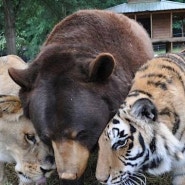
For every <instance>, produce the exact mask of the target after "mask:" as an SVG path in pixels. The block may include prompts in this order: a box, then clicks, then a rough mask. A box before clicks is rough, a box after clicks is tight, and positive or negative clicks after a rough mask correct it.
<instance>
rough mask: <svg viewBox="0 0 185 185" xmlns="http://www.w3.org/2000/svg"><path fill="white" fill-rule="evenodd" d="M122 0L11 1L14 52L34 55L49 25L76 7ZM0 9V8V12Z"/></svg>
mask: <svg viewBox="0 0 185 185" xmlns="http://www.w3.org/2000/svg"><path fill="white" fill-rule="evenodd" d="M125 1H126V0H92V1H88V0H44V1H32V0H12V3H13V7H14V12H15V17H16V47H17V51H18V55H20V56H22V55H24V56H26V58H27V59H33V58H35V56H36V54H37V53H38V52H39V50H40V49H39V48H40V47H41V46H42V44H43V43H44V41H45V39H46V37H47V35H48V33H49V32H50V31H51V30H52V28H53V26H54V25H55V24H56V23H58V22H59V21H60V20H61V19H63V18H64V17H66V16H67V15H69V14H71V13H73V12H75V11H77V10H79V9H90V8H97V9H105V8H108V7H111V6H114V5H116V4H121V3H123V2H125ZM1 10H2V11H1ZM3 20H4V18H3V7H2V0H0V50H1V51H5V50H6V42H5V38H4V31H3V30H4V25H3V24H2V25H1V23H3V22H4V21H3Z"/></svg>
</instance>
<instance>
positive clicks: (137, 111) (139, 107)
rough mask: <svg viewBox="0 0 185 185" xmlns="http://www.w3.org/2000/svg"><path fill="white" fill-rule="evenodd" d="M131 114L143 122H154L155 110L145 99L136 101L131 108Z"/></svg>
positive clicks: (155, 117)
mask: <svg viewBox="0 0 185 185" xmlns="http://www.w3.org/2000/svg"><path fill="white" fill-rule="evenodd" d="M131 114H132V115H134V116H135V117H136V118H139V119H142V120H145V121H147V122H148V121H156V119H157V108H156V107H155V105H154V104H153V103H152V102H151V101H150V100H149V99H147V98H142V99H139V100H137V101H136V102H135V103H134V104H133V105H132V107H131Z"/></svg>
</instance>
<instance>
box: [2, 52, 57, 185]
mask: <svg viewBox="0 0 185 185" xmlns="http://www.w3.org/2000/svg"><path fill="white" fill-rule="evenodd" d="M13 66H14V67H16V68H21V69H24V68H26V67H27V64H26V63H25V62H24V61H22V60H21V59H20V58H19V57H17V56H15V55H8V56H5V57H1V58H0V184H3V183H5V181H6V177H5V175H4V164H3V163H4V162H8V163H15V170H16V172H17V173H18V175H19V177H20V183H19V184H20V185H22V184H28V183H29V184H30V183H33V182H39V181H44V180H45V177H48V176H49V175H50V174H51V172H52V171H53V169H54V168H55V165H54V164H53V163H51V162H50V161H48V160H47V157H50V156H53V153H52V151H51V150H50V149H49V148H48V147H47V146H46V145H45V144H44V143H43V142H42V141H41V140H40V139H39V137H38V135H37V133H36V131H35V129H34V127H33V125H32V123H31V121H30V120H28V119H27V118H25V117H24V116H23V110H22V106H21V102H20V100H19V98H18V96H17V94H18V91H19V86H18V85H17V84H15V83H14V82H13V81H12V79H11V78H10V77H9V75H8V68H9V67H13ZM10 94H11V95H10ZM12 94H13V95H12ZM32 139H33V140H32ZM41 168H42V169H44V170H48V172H46V173H45V174H44V173H43V171H42V170H41ZM23 176H27V177H28V179H26V178H25V177H23Z"/></svg>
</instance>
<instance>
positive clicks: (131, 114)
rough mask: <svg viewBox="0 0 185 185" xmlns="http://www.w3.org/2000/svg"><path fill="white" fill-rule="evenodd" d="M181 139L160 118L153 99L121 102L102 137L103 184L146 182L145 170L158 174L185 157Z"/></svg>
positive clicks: (100, 169)
mask: <svg viewBox="0 0 185 185" xmlns="http://www.w3.org/2000/svg"><path fill="white" fill-rule="evenodd" d="M182 148H183V146H181V144H180V142H179V141H178V140H177V139H176V138H175V137H174V136H173V134H172V133H171V132H170V130H169V129H168V128H167V126H165V125H164V124H163V123H161V122H159V121H158V119H157V109H156V107H155V105H154V104H153V102H152V101H151V100H149V99H147V98H141V99H138V100H136V101H135V102H133V103H132V105H130V104H129V105H128V104H127V105H126V104H123V105H121V107H120V109H119V110H118V112H117V114H116V115H115V116H114V117H113V119H112V120H111V121H110V122H109V123H108V125H107V126H106V128H105V130H104V131H103V133H102V135H101V136H100V138H99V154H98V163H97V169H96V177H97V179H98V180H99V181H100V182H101V183H102V184H107V185H112V184H114V185H126V184H129V185H134V184H141V185H142V184H143V185H144V184H145V183H146V182H145V181H146V180H145V176H144V175H143V174H142V171H147V172H149V173H151V174H154V175H158V174H161V173H164V172H167V171H169V170H170V169H171V167H172V162H173V160H177V159H180V158H183V155H182V152H181V151H182Z"/></svg>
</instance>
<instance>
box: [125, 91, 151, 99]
mask: <svg viewBox="0 0 185 185" xmlns="http://www.w3.org/2000/svg"><path fill="white" fill-rule="evenodd" d="M140 93H141V94H144V95H147V96H148V97H149V98H152V95H151V94H150V93H148V92H146V91H143V90H133V91H131V92H130V93H129V94H128V96H127V97H132V96H139V95H140Z"/></svg>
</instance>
